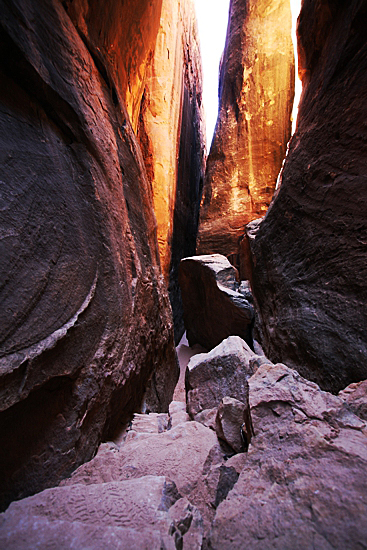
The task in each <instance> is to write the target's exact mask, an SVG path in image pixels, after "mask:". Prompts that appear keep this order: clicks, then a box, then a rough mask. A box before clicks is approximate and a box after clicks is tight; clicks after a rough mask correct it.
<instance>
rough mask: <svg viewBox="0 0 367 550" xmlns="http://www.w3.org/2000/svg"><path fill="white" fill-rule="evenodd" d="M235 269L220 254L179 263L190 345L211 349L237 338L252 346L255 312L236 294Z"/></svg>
mask: <svg viewBox="0 0 367 550" xmlns="http://www.w3.org/2000/svg"><path fill="white" fill-rule="evenodd" d="M237 277H238V273H237V270H236V269H235V268H234V267H233V266H232V265H231V264H230V263H229V261H228V260H227V259H226V258H225V257H224V256H221V255H220V254H211V255H206V256H193V257H192V258H185V259H183V260H182V261H181V265H180V272H179V283H180V286H181V294H182V302H183V307H184V321H185V327H186V335H187V339H188V341H189V344H190V346H192V345H194V344H196V343H199V344H200V345H201V346H203V347H204V348H206V349H207V350H210V349H212V348H214V347H215V346H218V345H219V344H220V343H221V342H222V340H224V339H225V338H228V336H232V335H237V336H240V337H241V338H243V340H245V341H246V342H247V343H248V344H249V345H250V346H252V344H253V342H252V325H253V321H254V309H253V306H252V305H251V304H250V302H249V301H248V300H247V299H246V298H245V296H244V295H243V294H242V293H240V292H238V287H239V285H238V283H237V281H236V278H237Z"/></svg>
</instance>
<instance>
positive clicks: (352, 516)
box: [208, 364, 367, 550]
mask: <svg viewBox="0 0 367 550" xmlns="http://www.w3.org/2000/svg"><path fill="white" fill-rule="evenodd" d="M249 388H250V404H251V414H252V419H253V422H254V429H255V433H256V437H254V438H253V439H252V441H251V445H250V448H249V451H248V453H247V454H246V460H245V462H244V464H243V468H242V471H241V473H240V476H239V479H238V481H237V483H236V484H235V486H234V488H233V489H232V491H231V492H230V493H229V495H228V497H227V499H226V500H224V501H223V502H222V503H221V504H220V505H219V507H218V510H217V512H216V516H215V519H214V521H213V526H212V531H211V534H210V537H209V545H208V546H209V548H218V549H219V548H226V549H227V548H228V549H235V548H236V549H240V548H254V549H262V550H263V549H267V548H274V549H279V550H281V549H284V548H302V549H311V548H317V549H320V550H321V549H322V550H323V549H325V548H330V549H331V548H350V549H352V548H358V547H360V546H361V547H363V545H364V544H365V541H366V537H367V525H366V522H365V515H366V513H367V482H366V478H365V475H364V474H363V472H365V470H366V467H367V430H366V423H365V422H363V421H362V420H361V419H360V418H359V417H357V416H355V415H354V414H353V413H352V412H351V410H350V409H349V408H348V407H347V406H346V405H345V404H344V402H343V400H342V399H340V398H338V397H336V396H334V395H331V394H330V393H326V392H323V391H320V389H319V388H318V386H316V384H313V383H311V382H309V381H307V380H305V379H303V378H301V376H300V375H299V374H298V373H297V372H296V371H294V370H292V369H289V368H288V367H286V366H285V365H281V364H277V365H275V366H270V365H262V366H261V367H260V368H259V369H258V371H257V372H256V373H255V374H254V376H252V377H251V378H250V379H249ZM237 456H241V455H237Z"/></svg>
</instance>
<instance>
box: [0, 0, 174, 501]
mask: <svg viewBox="0 0 367 550" xmlns="http://www.w3.org/2000/svg"><path fill="white" fill-rule="evenodd" d="M97 4H98V3H96V2H94V1H92V0H91V1H90V2H88V1H86V2H84V1H83V2H82V1H79V0H78V1H76V2H73V3H71V2H68V1H66V2H61V1H58V0H50V1H47V2H43V1H41V2H35V1H22V0H10V1H9V2H4V1H1V2H0V11H1V22H0V41H1V51H2V54H1V56H2V63H1V82H2V86H1V91H0V94H1V106H2V107H1V113H0V128H1V130H0V136H1V137H0V142H1V147H0V149H1V165H2V169H1V180H2V182H1V201H0V213H1V219H0V223H1V229H0V235H1V252H0V256H1V265H0V281H1V285H0V286H1V294H0V301H1V308H0V327H1V329H0V377H1V393H0V402H1V406H0V409H1V412H0V437H1V441H2V445H1V449H0V464H1V468H0V487H1V491H0V492H1V494H0V509H1V508H2V509H4V507H5V506H6V505H7V504H8V503H9V502H10V501H11V500H12V499H14V498H20V497H23V496H25V495H29V494H31V493H33V492H35V491H39V490H41V489H43V488H45V487H48V486H51V485H54V484H55V483H57V482H58V481H59V480H60V479H62V478H63V477H66V476H68V475H70V473H71V471H73V470H74V469H75V468H77V467H78V465H79V464H81V463H83V462H84V461H86V460H89V459H91V458H92V456H93V455H94V453H95V451H96V449H97V447H98V445H99V444H100V442H101V440H102V439H108V438H110V437H111V436H112V434H113V433H114V431H115V430H116V429H117V427H118V426H119V424H120V422H121V421H124V420H126V419H127V418H128V417H129V415H130V414H131V413H132V412H134V411H137V410H139V408H140V406H141V402H142V399H143V394H144V391H145V389H146V387H147V385H148V384H149V380H150V379H151V380H152V383H151V385H150V390H149V392H148V394H147V396H146V400H147V402H149V407H150V410H155V411H159V410H161V411H163V410H166V411H167V410H168V404H169V402H170V400H171V396H172V393H173V390H174V386H175V383H176V380H177V376H178V367H177V363H176V356H175V350H174V342H173V327H172V318H171V310H170V305H169V300H168V294H167V291H166V289H165V285H164V281H163V278H162V275H161V271H160V266H159V254H158V248H157V239H156V220H155V216H154V212H153V202H152V193H151V189H150V185H149V181H148V179H147V177H146V171H145V167H144V163H143V159H142V156H141V153H140V149H139V143H138V141H137V140H136V138H135V135H134V132H133V129H132V126H131V124H130V121H129V116H128V114H127V111H126V108H125V106H124V98H126V93H125V91H126V90H125V88H124V86H123V84H122V81H120V76H119V75H120V68H121V67H122V65H124V64H125V62H126V63H127V64H128V60H127V59H123V58H124V55H125V53H126V51H125V49H124V48H125V45H126V44H127V42H126V37H127V36H128V34H129V32H132V33H135V32H137V22H138V19H139V16H141V17H142V27H141V29H140V30H141V32H140V34H139V33H137V35H136V36H135V38H134V40H133V41H132V42H130V43H129V48H128V49H129V52H128V53H127V54H126V55H127V56H128V57H129V56H130V58H131V57H133V56H134V55H135V54H134V53H133V52H134V44H135V47H137V48H138V50H139V51H138V52H136V58H135V61H136V62H138V63H140V62H141V63H143V62H144V59H145V58H146V55H148V53H149V48H150V47H151V46H154V45H155V38H154V34H155V33H156V32H158V25H159V6H153V3H152V2H147V1H145V0H144V1H142V2H137V3H136V2H135V3H134V12H133V13H132V12H131V9H132V6H131V3H123V2H121V1H120V0H116V1H112V0H109V1H108V2H105V3H103V9H105V12H104V14H102V11H101V7H102V4H101V5H99V4H98V5H97ZM158 4H159V2H158ZM69 8H70V11H69ZM125 11H127V12H128V13H129V15H126V18H125ZM117 14H118V16H117ZM135 18H136V19H135ZM132 20H134V21H133V23H132V25H131V28H130V29H129V24H130V23H131V22H132ZM119 25H120V26H119ZM125 25H127V27H125ZM125 31H126V32H125ZM145 31H146V32H147V34H145ZM126 33H127V34H126ZM138 35H139V36H138ZM143 36H144V38H143ZM123 78H124V76H123V75H122V73H121V79H123ZM131 78H133V75H132V76H131ZM134 87H135V85H134ZM127 103H128V101H127ZM131 113H132V111H131Z"/></svg>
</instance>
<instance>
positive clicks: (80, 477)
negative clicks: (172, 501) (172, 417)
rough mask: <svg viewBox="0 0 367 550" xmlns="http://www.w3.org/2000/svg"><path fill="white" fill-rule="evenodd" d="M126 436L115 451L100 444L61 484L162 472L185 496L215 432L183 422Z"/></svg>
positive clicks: (113, 479) (137, 476) (213, 443)
mask: <svg viewBox="0 0 367 550" xmlns="http://www.w3.org/2000/svg"><path fill="white" fill-rule="evenodd" d="M142 435H143V436H144V437H142V438H141V437H139V433H138V432H137V436H136V437H135V438H129V439H127V440H126V441H125V443H124V444H122V445H121V447H120V449H119V452H116V451H114V450H109V449H107V448H106V447H103V448H101V450H100V451H99V452H98V453H97V455H96V456H95V458H94V459H93V460H91V461H90V462H88V463H87V464H83V465H82V466H80V467H79V468H78V470H77V471H76V472H75V473H74V474H73V475H72V476H71V478H69V479H66V480H64V481H62V482H61V485H62V486H67V485H74V484H91V483H93V484H96V483H107V482H110V481H120V480H126V479H130V478H139V477H142V476H146V475H157V476H166V477H167V478H169V479H171V480H172V481H173V482H175V484H176V486H177V488H178V490H179V491H180V493H181V494H182V495H184V496H188V495H189V494H190V492H191V491H192V490H193V489H194V488H195V486H196V484H197V482H198V479H199V478H200V477H201V473H202V469H203V466H204V464H205V461H206V460H207V457H208V454H209V452H210V450H211V449H212V447H213V446H215V445H217V444H218V440H217V437H216V434H215V433H214V432H213V431H212V430H210V429H209V428H205V427H204V426H203V425H202V424H199V423H197V422H184V423H182V424H179V425H178V426H176V427H175V428H172V429H171V430H169V431H166V432H163V433H160V434H142Z"/></svg>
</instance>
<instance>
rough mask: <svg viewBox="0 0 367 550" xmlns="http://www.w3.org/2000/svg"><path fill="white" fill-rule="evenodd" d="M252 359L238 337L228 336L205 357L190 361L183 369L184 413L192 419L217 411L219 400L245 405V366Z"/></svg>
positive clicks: (197, 356) (247, 395)
mask: <svg viewBox="0 0 367 550" xmlns="http://www.w3.org/2000/svg"><path fill="white" fill-rule="evenodd" d="M252 355H254V354H253V352H252V351H251V350H250V348H249V347H248V346H247V344H246V343H245V342H244V341H243V340H241V338H240V337H239V336H230V337H229V338H227V339H226V340H224V341H223V342H222V343H221V344H220V345H219V346H217V347H216V348H214V349H213V350H212V351H210V352H209V353H199V354H198V355H195V356H194V357H192V358H191V359H190V361H189V364H188V365H187V368H186V380H185V384H186V401H187V412H188V413H189V415H190V416H191V418H194V417H195V415H197V414H199V413H200V412H201V411H204V410H205V409H213V408H214V407H218V405H219V404H220V402H221V399H222V398H223V397H226V396H228V397H233V398H235V399H238V400H239V401H242V402H243V403H244V404H245V405H246V407H248V403H249V393H248V383H247V378H248V372H247V370H246V365H247V364H248V361H249V358H250V357H251V356H252Z"/></svg>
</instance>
